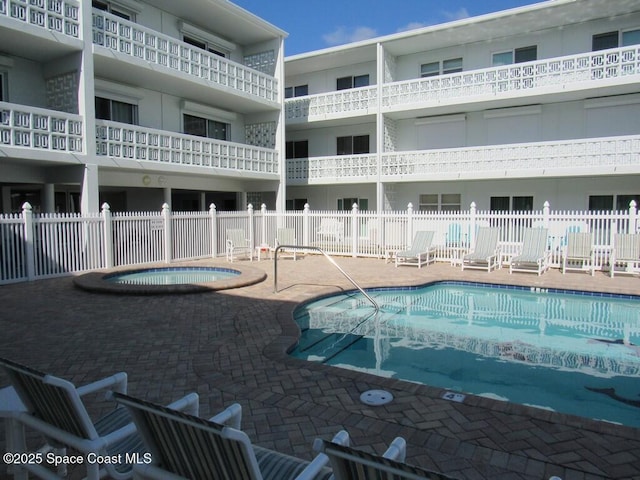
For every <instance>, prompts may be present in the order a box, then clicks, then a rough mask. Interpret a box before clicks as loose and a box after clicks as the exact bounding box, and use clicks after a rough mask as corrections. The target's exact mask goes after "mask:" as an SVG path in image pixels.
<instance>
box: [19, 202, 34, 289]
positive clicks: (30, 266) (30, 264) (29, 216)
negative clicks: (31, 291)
mask: <svg viewBox="0 0 640 480" xmlns="http://www.w3.org/2000/svg"><path fill="white" fill-rule="evenodd" d="M22 219H23V220H24V232H23V235H24V246H25V248H24V251H25V255H26V258H25V263H26V265H27V280H34V279H35V276H36V264H35V243H34V241H33V208H32V207H31V204H30V203H29V202H24V203H23V204H22Z"/></svg>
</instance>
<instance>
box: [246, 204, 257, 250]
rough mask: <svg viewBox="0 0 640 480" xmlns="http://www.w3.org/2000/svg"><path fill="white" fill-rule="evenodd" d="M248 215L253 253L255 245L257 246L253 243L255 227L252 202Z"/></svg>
mask: <svg viewBox="0 0 640 480" xmlns="http://www.w3.org/2000/svg"><path fill="white" fill-rule="evenodd" d="M247 215H248V216H249V246H250V247H251V254H252V255H253V247H255V244H254V243H253V239H254V231H253V230H254V228H253V205H252V204H249V205H248V206H247ZM251 258H253V257H251Z"/></svg>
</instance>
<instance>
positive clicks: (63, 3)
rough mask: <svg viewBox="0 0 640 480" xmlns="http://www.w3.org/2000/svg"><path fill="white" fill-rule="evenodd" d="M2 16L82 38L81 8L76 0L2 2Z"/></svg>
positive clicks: (11, 0)
mask: <svg viewBox="0 0 640 480" xmlns="http://www.w3.org/2000/svg"><path fill="white" fill-rule="evenodd" d="M1 15H4V16H7V17H9V18H13V19H15V20H19V21H21V22H24V23H26V24H29V25H34V26H36V27H41V28H44V29H46V30H48V31H50V32H55V33H62V34H64V35H69V36H71V37H74V38H79V36H80V7H79V3H78V2H77V1H74V0H29V2H27V1H26V0H0V16H1Z"/></svg>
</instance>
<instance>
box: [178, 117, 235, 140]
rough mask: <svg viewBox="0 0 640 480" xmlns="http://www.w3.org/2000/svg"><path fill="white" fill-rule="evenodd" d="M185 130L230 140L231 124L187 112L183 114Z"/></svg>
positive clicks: (201, 135)
mask: <svg viewBox="0 0 640 480" xmlns="http://www.w3.org/2000/svg"><path fill="white" fill-rule="evenodd" d="M183 131H184V133H186V134H187V135H197V136H198V137H207V138H213V139H216V140H229V138H230V131H231V126H230V125H229V124H228V123H224V122H220V121H217V120H212V119H209V118H204V117H198V116H195V115H189V114H187V113H185V114H183Z"/></svg>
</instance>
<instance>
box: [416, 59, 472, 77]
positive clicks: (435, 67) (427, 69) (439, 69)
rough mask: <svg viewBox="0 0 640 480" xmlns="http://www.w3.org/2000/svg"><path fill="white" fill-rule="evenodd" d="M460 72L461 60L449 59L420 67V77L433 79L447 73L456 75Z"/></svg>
mask: <svg viewBox="0 0 640 480" xmlns="http://www.w3.org/2000/svg"><path fill="white" fill-rule="evenodd" d="M461 71H462V58H450V59H449V60H443V61H437V62H430V63H423V64H422V65H420V76H421V77H422V78H425V77H435V76H438V75H446V74H448V73H457V72H461Z"/></svg>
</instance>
